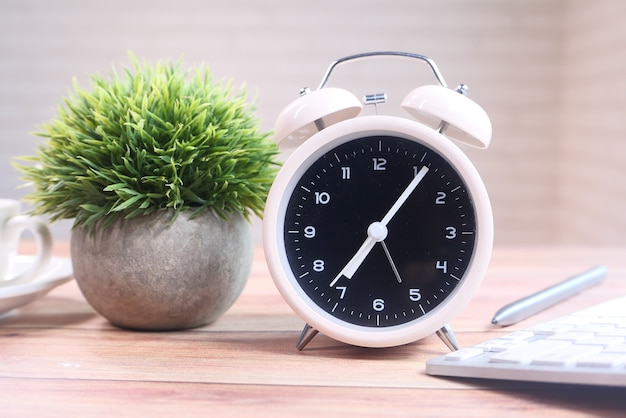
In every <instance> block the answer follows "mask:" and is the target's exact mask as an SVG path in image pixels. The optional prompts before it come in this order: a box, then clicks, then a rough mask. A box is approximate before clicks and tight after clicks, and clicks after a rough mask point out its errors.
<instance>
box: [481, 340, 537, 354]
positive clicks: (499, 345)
mask: <svg viewBox="0 0 626 418" xmlns="http://www.w3.org/2000/svg"><path fill="white" fill-rule="evenodd" d="M524 344H528V343H527V342H526V341H524V340H504V339H496V340H491V341H487V342H484V343H481V344H477V345H476V347H478V348H481V349H483V350H484V351H491V352H496V353H499V352H501V351H506V350H509V349H511V348H514V347H518V346H520V345H524Z"/></svg>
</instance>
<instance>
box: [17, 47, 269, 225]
mask: <svg viewBox="0 0 626 418" xmlns="http://www.w3.org/2000/svg"><path fill="white" fill-rule="evenodd" d="M131 58H132V61H133V68H132V69H128V68H125V69H124V70H123V72H121V73H118V72H117V71H116V70H115V68H114V69H113V70H112V72H111V73H110V75H109V77H108V78H105V77H103V76H100V75H95V76H93V77H92V83H91V88H90V89H83V88H81V87H80V86H79V84H78V82H77V81H74V92H73V93H72V94H70V95H69V96H68V97H66V98H65V99H64V101H63V103H62V105H61V106H60V107H59V111H58V116H57V117H56V118H55V119H53V120H52V121H50V122H48V123H46V124H45V125H43V127H42V129H41V130H40V131H39V132H37V133H36V135H38V136H41V137H44V138H46V141H45V143H43V144H42V145H40V146H39V147H38V150H37V152H36V155H35V156H29V157H23V158H22V159H21V160H20V161H19V162H18V163H16V167H17V168H18V170H19V171H21V173H22V174H23V177H24V180H26V181H27V182H28V183H30V184H32V185H33V187H34V190H33V191H32V192H30V193H29V194H28V195H27V196H26V200H28V201H30V202H31V203H32V204H33V212H34V213H35V214H39V215H48V216H49V217H50V220H51V221H54V220H58V219H75V226H93V225H94V224H95V223H96V222H97V221H100V220H102V221H103V222H104V224H103V226H106V225H107V224H110V223H111V222H113V221H114V220H116V219H118V218H120V217H125V218H132V217H134V216H139V215H148V214H151V213H153V212H155V211H157V210H159V209H165V208H169V209H171V210H174V211H175V213H176V215H178V214H179V213H180V212H181V211H185V210H193V211H194V214H195V213H198V212H200V211H202V210H204V209H212V210H214V211H215V212H216V213H217V214H218V215H220V216H222V217H226V216H227V215H228V214H229V213H230V212H241V213H243V214H244V215H245V216H248V215H249V214H250V213H254V214H257V215H259V216H260V215H261V214H262V211H263V207H264V205H265V199H266V197H267V193H268V191H269V187H270V185H271V183H272V181H273V179H274V176H275V174H276V171H277V166H278V163H277V162H276V160H275V156H276V155H277V153H278V150H277V146H276V144H275V142H274V141H273V140H272V139H271V137H270V133H267V132H261V131H260V129H259V123H258V120H257V119H256V118H255V116H254V107H253V106H252V105H251V104H250V103H248V102H247V101H246V94H245V91H244V88H240V89H238V90H235V89H234V88H233V87H232V85H231V83H230V82H222V81H219V82H218V81H215V80H214V79H213V78H212V75H211V74H210V72H209V70H208V68H207V67H206V66H200V67H198V68H197V69H196V70H195V71H186V70H184V69H183V68H182V64H181V63H180V62H178V63H171V62H158V63H157V64H156V65H151V64H148V63H145V62H144V63H140V62H138V60H137V59H135V58H134V57H133V56H131Z"/></svg>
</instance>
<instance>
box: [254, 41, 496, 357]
mask: <svg viewBox="0 0 626 418" xmlns="http://www.w3.org/2000/svg"><path fill="white" fill-rule="evenodd" d="M374 56H377V57H380V56H400V57H405V58H413V59H418V60H421V61H423V62H425V63H426V64H428V66H429V67H430V69H431V70H432V72H433V73H434V75H435V79H436V80H437V83H438V84H436V85H425V86H421V87H417V88H415V89H414V90H412V91H411V92H410V93H409V94H408V95H407V96H406V98H405V99H404V101H403V102H402V107H403V108H404V109H405V110H406V111H407V113H408V114H409V115H410V116H411V117H412V119H409V118H400V117H395V116H385V115H378V114H377V115H372V116H359V114H360V112H361V110H362V106H363V104H362V103H361V101H360V100H359V99H357V98H356V97H355V96H354V95H353V94H352V93H350V92H348V91H347V90H344V89H339V88H331V87H326V83H327V81H328V78H329V77H330V75H331V73H332V71H333V70H334V68H335V67H336V66H337V65H339V64H343V63H345V62H348V61H351V60H356V59H364V58H369V57H374ZM372 101H375V102H377V103H380V102H382V101H384V95H371V96H366V97H365V102H366V103H367V102H372ZM379 108H380V106H379ZM275 134H276V140H277V141H278V142H279V144H281V145H283V144H285V143H293V144H298V145H299V146H298V148H297V149H295V151H294V152H293V153H292V154H291V155H290V156H289V158H288V159H287V160H286V161H285V163H284V165H283V167H282V168H281V170H280V172H279V173H278V175H277V177H276V180H275V182H274V184H273V185H272V188H271V190H270V193H269V196H268V199H267V203H266V209H265V213H264V220H263V244H264V249H265V255H266V259H267V263H268V267H269V269H270V272H271V275H272V278H273V280H274V282H275V284H276V286H277V288H278V290H279V291H280V293H281V295H282V296H283V297H284V299H285V300H286V301H287V303H288V304H289V305H290V306H291V308H292V309H293V310H294V311H295V312H296V314H297V315H298V316H300V317H301V318H302V319H303V320H304V321H305V322H306V325H305V327H304V330H303V332H302V335H301V337H300V339H299V340H298V342H297V343H296V346H297V348H298V349H299V350H301V349H303V348H304V346H305V345H306V344H307V343H308V342H309V341H310V340H311V339H312V338H313V337H314V336H315V334H316V333H317V332H322V333H324V334H326V335H328V336H330V337H332V338H334V339H336V340H339V341H342V342H344V343H348V344H353V345H358V346H365V347H390V346H396V345H401V344H406V343H409V342H413V341H416V340H419V339H422V338H424V337H425V336H428V335H430V334H433V333H437V334H438V335H439V336H440V337H441V338H442V340H443V341H444V342H445V343H446V345H447V346H448V347H449V348H450V349H452V350H454V349H457V348H458V343H457V342H456V339H455V338H454V334H453V333H452V330H451V328H450V327H449V325H448V323H449V322H450V321H451V320H452V319H453V318H454V317H455V315H457V314H458V313H459V312H460V311H461V310H462V309H463V308H464V307H465V306H466V305H467V303H468V302H469V301H470V299H471V298H472V296H473V295H474V294H475V292H476V291H477V289H478V287H479V285H480V283H481V281H482V279H483V277H484V275H485V273H486V270H487V266H488V264H489V260H490V257H491V250H492V243H493V217H492V211H491V205H490V203H489V197H488V195H487V191H486V189H485V186H484V184H483V182H482V180H481V178H480V176H479V174H478V172H477V171H476V169H475V168H474V166H473V165H472V163H471V162H470V160H469V159H468V157H467V156H466V155H465V154H464V153H463V152H462V151H461V150H460V149H459V148H458V147H457V146H456V145H455V144H454V143H453V142H452V141H451V139H454V140H457V141H461V142H463V143H466V144H470V145H472V146H475V147H480V148H486V147H487V146H488V145H489V142H490V140H491V123H490V121H489V118H488V116H487V114H486V113H485V111H484V110H483V109H482V108H481V107H480V106H478V105H477V104H476V103H474V102H473V101H471V100H470V99H469V98H468V97H467V96H466V87H465V86H464V85H461V86H460V87H459V88H457V89H456V90H453V89H449V88H448V87H447V86H446V83H445V82H444V79H443V77H442V75H441V74H440V72H439V70H438V69H437V66H436V65H435V63H434V62H433V61H432V60H431V59H429V58H427V57H425V56H422V55H418V54H411V53H404V52H372V53H365V54H358V55H352V56H348V57H345V58H342V59H340V60H337V61H335V62H333V63H332V64H331V66H330V67H329V69H328V71H327V72H326V74H325V75H324V77H323V79H322V82H321V84H320V86H319V88H318V89H317V90H315V91H309V90H308V89H303V90H302V94H301V97H299V98H298V99H297V100H295V101H294V102H292V103H291V104H289V105H288V106H287V107H286V108H285V109H284V110H283V112H282V113H281V114H280V115H279V117H278V119H277V121H276V125H275ZM300 144H301V145H300Z"/></svg>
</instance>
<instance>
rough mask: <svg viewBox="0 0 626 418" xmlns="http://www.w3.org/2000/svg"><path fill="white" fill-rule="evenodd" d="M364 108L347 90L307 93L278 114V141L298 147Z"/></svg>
mask: <svg viewBox="0 0 626 418" xmlns="http://www.w3.org/2000/svg"><path fill="white" fill-rule="evenodd" d="M362 108H363V106H362V105H361V102H360V101H359V99H357V98H356V96H354V95H353V94H352V93H350V92H349V91H347V90H344V89H340V88H336V87H326V88H322V89H319V90H315V91H313V92H309V91H305V92H303V95H302V96H301V97H299V98H297V99H296V100H294V101H293V102H291V103H290V104H289V105H287V107H286V108H285V109H284V110H283V111H282V112H281V113H280V115H278V118H277V120H276V124H275V125H274V135H275V138H276V142H278V144H281V143H282V145H286V146H290V147H291V146H298V145H300V144H301V143H303V142H304V141H306V140H307V139H309V138H310V137H311V136H313V135H314V134H316V133H317V132H319V131H321V130H322V129H324V128H325V127H327V126H330V125H333V124H335V123H337V122H341V121H344V120H346V119H351V118H354V117H356V116H357V115H358V114H359V113H361V110H362ZM283 141H284V142H283Z"/></svg>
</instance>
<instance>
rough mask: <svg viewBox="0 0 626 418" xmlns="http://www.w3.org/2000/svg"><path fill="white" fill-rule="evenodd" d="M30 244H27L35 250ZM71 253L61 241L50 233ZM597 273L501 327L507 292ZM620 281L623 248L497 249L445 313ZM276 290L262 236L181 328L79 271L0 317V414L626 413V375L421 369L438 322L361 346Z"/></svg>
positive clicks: (475, 328)
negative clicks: (599, 272)
mask: <svg viewBox="0 0 626 418" xmlns="http://www.w3.org/2000/svg"><path fill="white" fill-rule="evenodd" d="M30 250H31V248H30V246H25V247H24V248H23V252H25V253H28V252H30ZM55 253H56V254H57V256H63V257H68V256H69V245H68V243H67V242H57V243H56V244H55ZM599 264H603V265H607V266H608V267H609V274H608V277H607V278H606V280H605V281H604V282H603V283H602V284H600V285H597V286H594V287H593V288H591V289H589V290H587V291H585V292H583V293H581V294H579V295H576V296H574V297H572V298H570V299H568V300H567V301H565V302H563V303H560V304H558V305H556V306H554V307H552V308H550V309H548V310H546V311H544V312H542V313H540V314H539V315H536V316H534V317H532V318H529V319H527V320H525V321H523V322H521V323H519V324H516V325H514V326H511V327H508V328H497V327H493V326H492V325H491V324H490V319H491V317H492V315H493V313H494V312H495V311H496V310H497V309H498V308H499V307H500V306H502V305H503V304H505V303H508V302H510V301H512V300H514V299H516V298H518V297H520V296H523V295H527V294H530V293H532V292H534V291H536V290H539V289H542V288H544V287H546V286H549V285H551V284H554V283H556V282H558V281H560V280H563V279H564V278H566V277H568V276H571V275H574V274H576V273H578V272H580V271H582V270H585V269H587V268H589V267H591V266H594V265H599ZM623 294H626V248H581V247H550V246H545V247H504V248H496V249H494V256H493V260H492V262H491V265H490V268H489V271H488V274H487V277H486V278H485V281H484V283H483V285H482V287H481V289H480V291H479V293H478V294H477V296H476V297H475V298H474V299H473V301H472V302H471V303H470V305H469V306H468V307H467V308H466V309H465V310H464V311H463V313H462V314H461V315H460V316H459V317H458V318H456V319H455V320H454V321H453V322H452V323H451V325H452V327H453V328H454V330H455V332H456V334H457V338H458V340H459V342H460V344H461V345H462V346H466V345H471V344H475V343H478V342H481V341H484V340H487V339H490V338H494V337H496V336H497V334H498V333H508V332H511V331H513V330H514V329H518V328H525V327H527V326H529V325H531V324H532V323H535V322H541V321H545V320H548V319H551V318H554V317H557V316H560V315H564V314H567V313H569V312H572V311H574V310H577V309H582V308H584V307H587V306H590V305H592V304H595V303H599V302H601V301H604V300H608V299H611V298H613V297H616V296H619V295H623ZM303 325H304V323H303V321H302V320H300V319H299V318H298V317H297V316H296V315H295V314H294V313H293V312H292V311H291V309H290V308H289V307H288V306H287V304H286V303H285V302H284V301H283V299H282V298H281V296H280V295H279V294H278V292H277V290H276V288H275V287H274V284H273V283H272V280H271V278H270V275H269V272H268V270H267V267H266V264H265V259H264V255H263V251H262V248H260V247H259V248H256V250H255V262H254V266H253V271H252V274H251V277H250V280H249V282H248V285H247V287H246V288H245V290H244V293H243V294H242V295H241V297H240V298H239V299H238V300H237V302H236V304H235V305H234V306H233V307H232V308H231V309H230V310H229V311H228V312H227V313H226V314H225V315H224V316H223V317H222V318H220V319H219V320H218V321H216V322H215V323H213V324H210V325H208V326H205V327H201V328H196V329H192V330H187V331H177V332H136V331H127V330H122V329H119V328H116V327H114V326H112V325H110V324H109V323H108V322H107V321H106V320H105V319H104V318H102V317H101V316H99V315H98V314H97V313H96V312H94V311H93V309H92V308H91V307H90V306H89V305H88V304H87V303H86V302H85V300H84V298H83V296H82V294H81V293H80V290H79V288H78V286H77V285H76V282H75V281H71V282H68V283H66V284H64V285H62V286H60V287H58V288H56V289H54V290H53V291H51V292H50V293H49V294H48V295H46V296H45V297H44V298H42V299H39V300H37V301H35V302H33V303H31V304H29V305H27V306H24V307H22V308H19V309H16V310H14V311H12V312H11V313H10V314H9V315H7V316H5V317H3V318H1V319H0V417H13V416H20V417H25V416H81V417H91V416H94V417H95V416H110V415H111V414H115V416H119V417H124V416H155V417H156V416H220V417H221V416H255V417H257V416H272V417H280V416H298V417H307V416H324V417H332V416H342V417H349V416H381V417H382V416H384V417H395V416H397V417H412V416H420V417H428V416H437V417H439V416H481V417H489V416H502V415H504V414H507V416H525V415H527V414H533V415H532V416H544V415H547V414H549V415H550V416H551V417H560V416H622V415H623V413H624V411H625V410H626V396H624V394H625V393H626V392H624V389H607V388H602V387H591V386H570V385H553V384H534V383H522V382H508V381H489V380H477V379H451V378H438V377H432V376H428V375H426V374H425V373H424V363H425V361H426V360H428V359H429V358H432V357H435V356H438V355H441V354H443V353H445V352H446V351H447V348H446V347H445V345H444V344H443V343H442V342H441V341H440V340H439V339H438V338H437V337H435V336H431V337H428V338H426V339H424V340H422V341H418V342H415V343H413V344H408V345H404V346H400V347H394V348H385V349H367V348H360V347H353V346H349V345H346V344H343V343H339V342H336V341H334V340H332V339H330V338H328V337H325V336H324V335H318V336H317V337H315V338H314V339H313V341H312V342H311V343H310V344H309V345H308V346H307V347H306V348H305V349H304V350H303V351H301V352H299V351H297V350H296V349H295V343H296V340H297V338H298V336H299V333H300V331H301V329H302V327H303Z"/></svg>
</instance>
